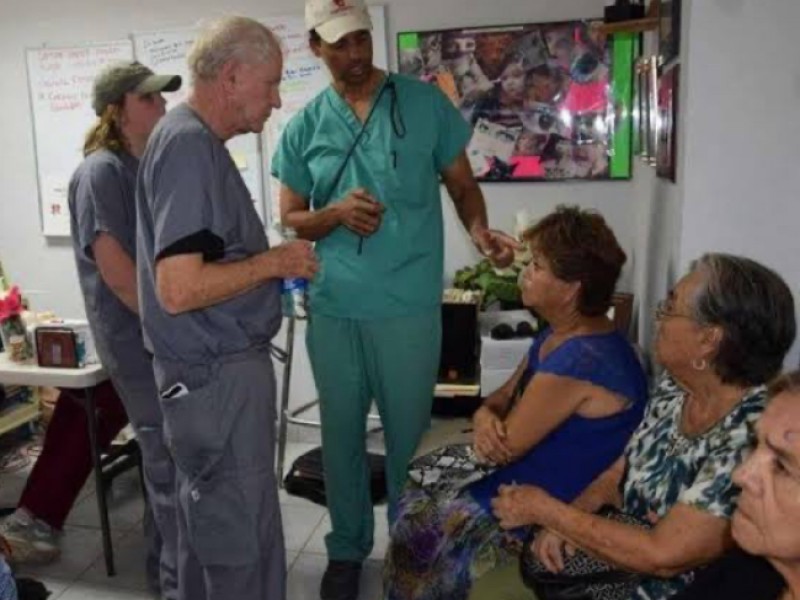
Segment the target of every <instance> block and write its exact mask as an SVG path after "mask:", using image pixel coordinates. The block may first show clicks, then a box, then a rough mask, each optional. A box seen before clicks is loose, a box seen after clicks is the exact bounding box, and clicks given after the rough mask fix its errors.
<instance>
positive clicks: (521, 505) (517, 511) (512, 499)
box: [492, 485, 549, 529]
mask: <svg viewBox="0 0 800 600" xmlns="http://www.w3.org/2000/svg"><path fill="white" fill-rule="evenodd" d="M547 498H549V495H548V494H547V492H545V491H544V490H542V489H541V488H538V487H535V486H532V485H501V486H500V489H499V491H498V495H497V496H495V498H494V499H493V500H492V512H493V513H494V516H495V517H497V520H498V521H500V527H502V528H503V529H516V528H517V527H522V526H523V525H538V524H539V522H538V518H537V517H538V510H539V509H540V508H541V507H540V504H541V503H542V502H543V501H546V499H547Z"/></svg>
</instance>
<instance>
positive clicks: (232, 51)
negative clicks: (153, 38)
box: [188, 16, 281, 83]
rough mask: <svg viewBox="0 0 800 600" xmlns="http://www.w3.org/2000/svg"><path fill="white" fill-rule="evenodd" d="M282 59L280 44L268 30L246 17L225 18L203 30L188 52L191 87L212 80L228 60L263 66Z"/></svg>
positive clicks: (209, 24) (276, 37)
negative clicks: (280, 57)
mask: <svg viewBox="0 0 800 600" xmlns="http://www.w3.org/2000/svg"><path fill="white" fill-rule="evenodd" d="M280 55H281V42H280V39H279V38H278V36H276V35H275V34H274V33H273V32H272V31H271V30H270V29H269V28H268V27H266V26H265V25H262V24H261V23H259V22H258V21H256V20H254V19H250V18H248V17H239V16H228V17H221V18H219V19H215V20H213V21H211V22H210V23H208V24H207V25H206V26H205V27H203V29H202V31H201V32H200V33H199V34H198V36H197V39H195V41H194V44H193V45H192V49H191V51H190V52H189V57H188V62H189V73H190V75H191V78H192V83H196V82H198V81H209V80H212V79H214V78H215V77H216V76H217V75H218V74H219V71H220V69H221V68H222V67H223V65H225V64H226V63H227V62H228V61H229V60H231V59H234V60H237V61H239V62H242V63H265V62H268V61H270V60H273V59H274V58H275V57H276V56H280Z"/></svg>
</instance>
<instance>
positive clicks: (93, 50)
mask: <svg viewBox="0 0 800 600" xmlns="http://www.w3.org/2000/svg"><path fill="white" fill-rule="evenodd" d="M132 58H133V48H132V46H131V42H130V40H120V41H114V42H104V43H96V44H89V45H85V46H72V47H61V48H47V47H45V48H30V49H28V50H26V51H25V61H26V64H27V68H28V92H29V94H30V101H31V112H32V114H33V136H34V146H35V152H36V179H37V184H38V187H39V209H40V214H41V221H42V232H43V233H44V235H46V236H69V234H70V231H69V205H68V203H67V187H68V184H69V180H70V177H72V173H73V172H74V171H75V169H76V168H77V167H78V165H79V164H80V163H81V161H82V160H83V142H84V139H85V137H86V133H87V132H88V130H89V128H90V127H91V126H92V125H93V124H94V122H95V120H96V119H97V116H96V115H95V114H94V110H93V109H92V107H91V100H92V83H93V81H94V77H95V75H97V72H98V71H100V69H102V68H103V67H104V66H105V65H107V64H108V63H110V62H114V61H118V60H131V59H132Z"/></svg>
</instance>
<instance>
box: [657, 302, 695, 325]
mask: <svg viewBox="0 0 800 600" xmlns="http://www.w3.org/2000/svg"><path fill="white" fill-rule="evenodd" d="M655 316H656V321H663V320H664V319H672V318H683V319H691V320H694V317H693V316H692V315H687V314H684V313H679V312H675V310H674V308H673V306H672V301H671V300H662V301H661V302H659V303H658V304H656V310H655Z"/></svg>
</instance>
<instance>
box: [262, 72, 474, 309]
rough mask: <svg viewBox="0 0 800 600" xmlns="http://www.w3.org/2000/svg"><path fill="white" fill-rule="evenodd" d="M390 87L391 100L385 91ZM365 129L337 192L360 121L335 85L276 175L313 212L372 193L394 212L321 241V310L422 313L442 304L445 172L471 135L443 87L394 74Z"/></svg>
mask: <svg viewBox="0 0 800 600" xmlns="http://www.w3.org/2000/svg"><path fill="white" fill-rule="evenodd" d="M381 90H383V91H382V93H381ZM375 97H376V98H377V104H375V101H374V100H373V104H375V111H374V113H373V115H372V118H371V119H370V121H369V123H368V124H367V128H366V131H365V132H364V135H363V136H362V137H361V140H360V141H359V143H358V147H357V148H356V149H355V151H354V152H353V154H352V156H351V157H350V159H349V160H348V162H347V165H346V167H345V169H344V172H343V173H342V176H341V178H340V180H339V182H338V183H337V184H336V186H335V189H333V190H331V185H332V184H333V182H334V179H335V177H336V173H337V171H338V170H339V169H340V167H341V165H342V162H343V161H344V159H345V156H346V155H347V152H348V150H349V149H350V147H351V145H352V143H353V142H354V140H355V139H356V136H357V135H358V132H359V130H360V129H361V126H362V125H361V122H360V121H359V120H358V118H357V117H356V116H355V114H354V113H353V111H352V109H351V108H350V107H349V106H348V104H347V103H346V102H345V101H344V99H343V98H342V97H341V96H340V95H339V94H338V93H337V92H336V91H335V90H334V89H333V88H332V87H328V88H327V89H325V90H324V91H323V92H322V93H320V94H319V95H318V96H317V97H316V98H314V99H313V100H312V101H311V102H310V103H309V104H308V105H306V107H305V108H304V109H303V110H302V111H300V112H299V113H298V114H297V115H295V116H294V118H293V119H292V120H291V121H290V122H289V123H288V125H287V126H286V129H285V130H284V132H283V135H282V136H281V139H280V141H279V143H278V148H277V150H276V152H275V155H274V156H273V158H272V174H273V176H275V177H276V178H277V179H278V180H279V181H280V182H281V183H283V184H284V185H286V186H287V187H288V188H289V189H291V190H292V191H293V192H295V193H296V194H298V195H300V196H302V197H304V198H306V199H307V200H308V201H309V206H310V207H311V209H312V210H318V209H321V208H324V207H325V206H327V205H330V204H334V203H336V202H341V201H342V200H344V199H345V197H346V196H347V194H348V193H349V192H350V191H351V190H353V189H355V188H359V187H361V188H364V189H366V190H367V191H368V192H369V193H370V194H372V195H373V196H374V197H375V198H376V199H377V200H378V202H380V203H382V204H383V205H384V206H385V207H386V210H385V212H384V213H383V221H382V223H381V226H380V228H379V229H378V231H377V232H376V233H374V234H373V235H372V236H370V237H367V238H365V239H364V242H363V250H362V253H361V254H359V253H358V247H359V236H358V235H357V234H355V233H353V232H352V231H350V230H349V229H347V228H346V227H344V226H340V227H337V228H336V229H334V230H333V231H332V232H331V233H330V234H328V235H327V236H326V237H324V238H322V239H321V240H319V241H318V242H317V243H316V252H317V256H318V257H319V259H320V263H321V267H320V271H319V273H318V274H317V276H316V278H315V279H314V281H313V282H312V283H311V285H310V288H309V296H310V306H311V311H312V312H313V313H319V314H324V315H327V316H331V317H339V318H349V319H379V318H390V317H399V316H406V315H413V314H419V313H422V312H424V311H427V310H430V309H431V308H433V307H436V306H438V305H439V304H440V303H441V296H442V285H443V273H442V270H443V252H444V250H443V245H444V243H443V236H444V234H443V226H442V203H441V194H440V185H439V174H440V173H441V172H442V171H443V170H444V169H446V168H447V167H448V166H450V165H451V164H452V163H453V162H454V161H455V159H456V158H457V157H458V155H459V154H460V153H461V152H462V151H464V149H465V148H466V146H467V144H468V142H469V140H470V137H471V136H472V129H471V128H470V126H469V124H468V123H467V122H466V121H465V120H464V118H463V117H462V116H461V113H459V112H458V110H457V109H456V108H455V106H453V104H452V103H451V102H450V100H449V99H448V98H447V97H446V96H445V95H444V94H443V93H442V92H441V91H440V90H439V89H438V88H437V87H435V86H434V85H431V84H429V83H424V82H421V81H418V80H415V79H412V78H410V77H405V76H402V75H394V74H392V75H388V76H387V77H386V78H385V80H384V82H383V84H382V86H381V87H379V88H378V90H377V91H376V92H375Z"/></svg>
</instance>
